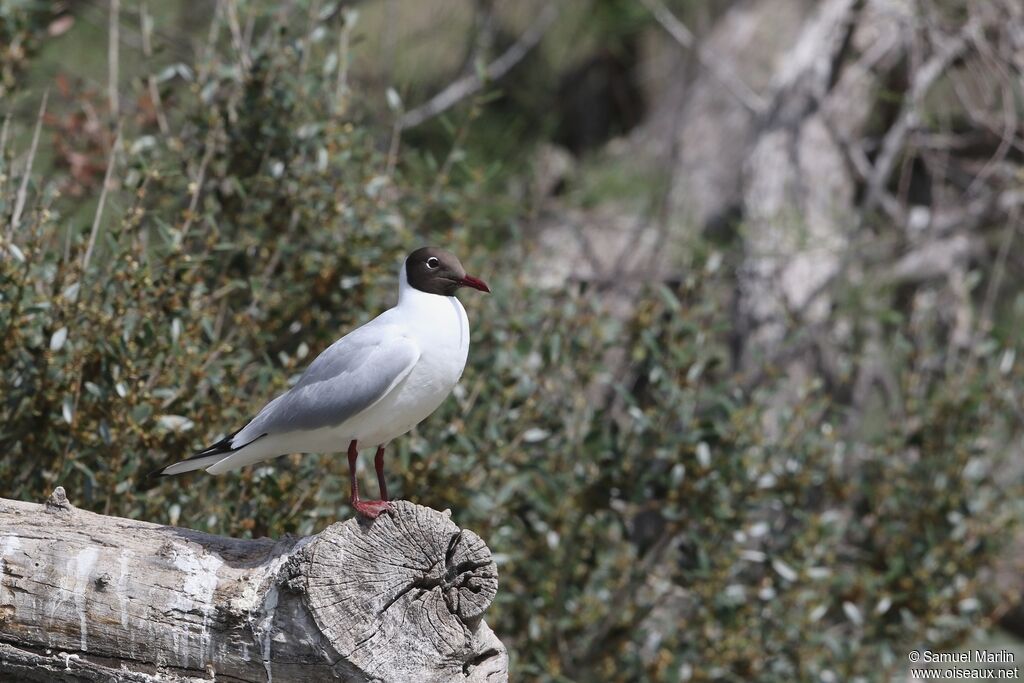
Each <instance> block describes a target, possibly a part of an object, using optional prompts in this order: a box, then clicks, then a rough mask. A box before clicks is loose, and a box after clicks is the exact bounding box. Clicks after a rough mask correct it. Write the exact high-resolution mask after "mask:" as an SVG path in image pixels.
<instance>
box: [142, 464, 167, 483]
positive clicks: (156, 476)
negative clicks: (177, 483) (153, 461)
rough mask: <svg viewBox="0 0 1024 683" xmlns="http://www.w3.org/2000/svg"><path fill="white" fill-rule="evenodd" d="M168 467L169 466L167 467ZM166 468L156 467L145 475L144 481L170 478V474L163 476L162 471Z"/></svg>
mask: <svg viewBox="0 0 1024 683" xmlns="http://www.w3.org/2000/svg"><path fill="white" fill-rule="evenodd" d="M168 467H169V466H168ZM166 469H167V467H158V468H156V469H155V470H153V471H152V472H150V473H149V474H147V475H146V481H152V480H153V479H163V478H164V477H170V476H171V475H170V474H164V470H166Z"/></svg>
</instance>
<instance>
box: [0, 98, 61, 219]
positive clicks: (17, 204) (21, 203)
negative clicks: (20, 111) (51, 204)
mask: <svg viewBox="0 0 1024 683" xmlns="http://www.w3.org/2000/svg"><path fill="white" fill-rule="evenodd" d="M49 98H50V91H49V90H47V91H46V92H44V93H43V102H42V104H40V105H39V117H38V118H37V119H36V128H35V131H34V132H33V133H32V145H31V146H30V147H29V151H28V160H27V161H26V162H25V172H24V175H22V176H21V185H20V186H19V187H18V196H17V198H16V199H15V201H14V213H13V214H12V215H11V222H10V224H9V225H8V227H7V234H8V235H13V234H14V232H15V231H16V230H17V229H18V224H19V223H20V222H21V214H22V212H23V211H24V210H25V198H26V197H27V196H28V181H29V178H30V177H31V176H32V162H33V161H35V158H36V149H37V148H38V147H39V132H40V130H41V129H42V127H43V116H44V115H45V114H46V102H47V100H49ZM8 120H10V119H9V118H8ZM6 138H7V124H6V122H5V124H4V140H5V142H6Z"/></svg>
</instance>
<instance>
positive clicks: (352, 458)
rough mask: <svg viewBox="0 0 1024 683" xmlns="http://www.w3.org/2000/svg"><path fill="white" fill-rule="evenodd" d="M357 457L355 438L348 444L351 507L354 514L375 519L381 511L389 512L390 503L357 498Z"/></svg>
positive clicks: (357, 450)
mask: <svg viewBox="0 0 1024 683" xmlns="http://www.w3.org/2000/svg"><path fill="white" fill-rule="evenodd" d="M358 459H359V449H358V447H357V445H356V442H355V440H353V441H352V443H350V444H349V445H348V479H349V483H350V485H351V487H352V499H351V503H352V509H353V510H355V511H356V514H359V515H362V516H364V517H369V518H370V519H377V517H378V516H379V515H380V513H382V512H391V510H392V508H391V504H390V503H389V502H387V501H386V500H366V501H363V500H359V482H358V481H357V480H356V460H358Z"/></svg>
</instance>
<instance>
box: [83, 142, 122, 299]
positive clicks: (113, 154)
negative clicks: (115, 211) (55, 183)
mask: <svg viewBox="0 0 1024 683" xmlns="http://www.w3.org/2000/svg"><path fill="white" fill-rule="evenodd" d="M120 144H121V126H120V125H118V127H117V136H116V137H115V138H114V144H112V145H111V146H110V158H109V159H108V160H107V172H106V173H105V174H104V176H103V189H102V190H100V199H99V203H97V204H96V215H95V216H94V217H93V220H92V229H91V230H90V231H89V244H88V246H87V247H86V248H85V255H84V256H83V257H82V277H83V279H84V277H85V273H86V271H87V270H88V269H89V260H90V259H91V258H92V250H93V248H95V246H96V235H97V233H99V230H100V221H101V220H102V218H103V207H104V205H105V204H106V203H107V191H108V190H109V188H110V180H111V178H112V177H113V174H114V164H115V163H116V162H117V148H118V145H120Z"/></svg>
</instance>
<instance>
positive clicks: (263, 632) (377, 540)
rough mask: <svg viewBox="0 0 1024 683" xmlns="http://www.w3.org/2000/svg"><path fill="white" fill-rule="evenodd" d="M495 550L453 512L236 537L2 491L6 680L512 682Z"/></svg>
mask: <svg viewBox="0 0 1024 683" xmlns="http://www.w3.org/2000/svg"><path fill="white" fill-rule="evenodd" d="M497 587H498V575H497V569H496V567H495V564H494V561H493V560H492V559H491V555H490V551H489V550H488V548H487V546H486V545H485V544H484V542H483V541H482V540H481V539H480V538H479V537H478V536H477V535H476V534H474V533H473V532H472V531H468V530H465V529H460V528H459V527H457V526H456V525H455V524H454V523H453V522H452V521H451V519H449V516H448V515H447V514H445V513H441V512H437V511H435V510H431V509H429V508H425V507H421V506H418V505H413V504H412V503H408V502H404V501H399V502H396V503H395V514H394V515H393V516H389V515H382V516H381V517H380V518H378V519H377V520H375V521H373V522H368V521H365V520H356V519H352V520H349V521H347V522H340V523H337V524H334V525H332V526H330V527H328V528H327V529H325V530H324V531H322V532H321V533H320V534H317V535H316V536H310V537H306V538H293V537H289V538H283V539H280V540H276V541H275V540H271V539H258V540H238V539H233V538H224V537H220V536H213V535H210V534H205V533H200V532H197V531H190V530H188V529H180V528H176V527H167V526H160V525H158V524H151V523H148V522H139V521H134V520H129V519H122V518H118V517H106V516H103V515H98V514H94V513H91V512H86V511H83V510H77V509H75V508H74V507H72V506H71V505H70V504H69V503H68V501H67V498H66V496H65V494H64V490H63V489H62V488H59V487H58V488H57V490H56V491H54V494H53V495H52V496H51V497H50V500H48V501H47V503H46V504H45V505H37V504H33V503H23V502H18V501H11V500H3V499H0V680H9V679H12V678H13V679H15V680H35V681H82V680H86V681H107V680H123V681H155V680H161V681H168V680H170V681H190V680H200V679H201V680H210V679H211V677H214V676H215V677H216V678H217V680H228V681H273V680H276V681H320V680H343V681H403V682H404V681H455V680H461V681H489V682H492V683H498V682H501V681H507V678H508V675H507V654H506V651H505V648H504V647H503V646H502V644H501V642H500V641H499V640H498V639H497V638H496V637H495V635H494V633H493V632H492V631H491V630H490V628H488V626H487V624H486V623H484V621H483V619H482V617H483V613H484V611H485V610H486V609H487V607H488V605H490V603H491V600H492V599H493V598H494V596H495V594H496V592H497Z"/></svg>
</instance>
